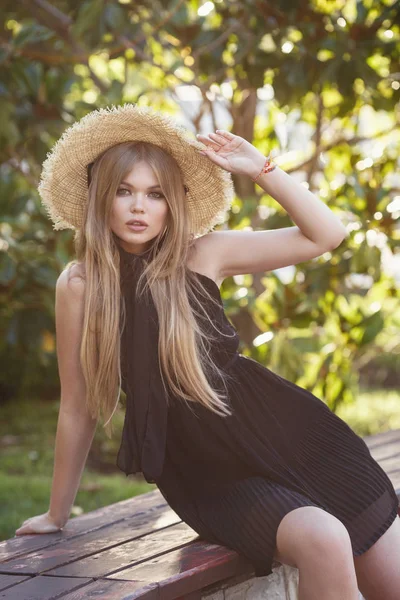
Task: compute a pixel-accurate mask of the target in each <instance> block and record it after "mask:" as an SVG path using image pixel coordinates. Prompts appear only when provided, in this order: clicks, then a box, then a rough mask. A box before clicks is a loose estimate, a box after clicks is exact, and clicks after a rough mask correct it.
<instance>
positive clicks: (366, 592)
mask: <svg viewBox="0 0 400 600" xmlns="http://www.w3.org/2000/svg"><path fill="white" fill-rule="evenodd" d="M354 565H355V569H356V575H357V579H358V586H359V588H360V590H361V593H362V595H363V596H364V598H365V600H399V598H400V519H399V517H396V519H395V521H394V523H392V525H391V526H390V527H389V529H388V530H387V531H385V533H384V534H383V535H382V536H381V537H380V538H379V540H378V541H377V542H375V544H374V545H373V546H371V548H369V550H367V551H366V552H364V554H362V555H361V556H355V557H354Z"/></svg>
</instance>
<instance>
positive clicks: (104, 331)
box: [66, 142, 231, 437]
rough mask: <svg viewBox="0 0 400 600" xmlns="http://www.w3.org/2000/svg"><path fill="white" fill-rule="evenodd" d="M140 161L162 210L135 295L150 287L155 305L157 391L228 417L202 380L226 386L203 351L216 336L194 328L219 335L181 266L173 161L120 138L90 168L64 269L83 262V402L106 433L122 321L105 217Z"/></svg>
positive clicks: (181, 211)
mask: <svg viewBox="0 0 400 600" xmlns="http://www.w3.org/2000/svg"><path fill="white" fill-rule="evenodd" d="M142 160H143V161H146V162H147V163H148V164H149V165H150V166H151V168H152V169H153V170H154V173H155V174H156V176H157V179H158V181H159V184H160V186H161V189H162V193H163V194H164V196H165V198H166V200H167V203H168V207H169V211H168V215H167V226H166V228H165V229H164V232H162V233H160V234H159V235H158V236H157V237H156V238H155V239H154V241H153V244H154V246H152V255H153V256H154V258H153V259H152V260H150V261H148V263H147V262H146V267H145V268H144V270H143V273H142V274H141V276H140V278H139V280H138V286H137V287H138V293H145V290H146V289H147V288H148V289H149V290H150V293H151V296H152V298H153V301H154V305H155V308H156V310H157V314H158V320H159V342H158V357H159V363H160V366H161V377H162V381H163V384H164V389H165V390H166V384H165V380H166V381H167V385H168V386H169V387H170V390H171V392H172V393H173V394H175V395H177V396H178V397H179V398H181V399H182V400H183V401H186V402H198V403H200V404H202V405H204V406H205V407H206V408H208V409H209V410H212V411H214V412H215V413H217V414H219V415H220V416H227V415H230V414H231V411H230V409H229V408H228V406H227V405H226V404H225V402H224V400H226V396H225V395H224V394H222V393H220V392H218V391H216V390H215V389H213V388H212V387H211V385H210V383H209V378H210V375H211V377H215V376H216V377H217V379H218V380H219V381H221V382H222V383H223V385H224V388H225V390H226V383H227V381H228V380H229V379H230V375H229V374H228V373H227V371H224V370H223V369H220V368H219V367H218V366H217V365H216V364H215V363H214V361H213V360H212V358H211V356H210V349H211V347H212V341H213V339H215V338H214V336H212V335H210V332H209V330H208V332H207V333H205V332H204V330H203V327H202V326H201V325H200V323H202V322H204V320H205V321H207V322H208V323H210V324H211V325H212V328H213V329H215V330H216V331H217V332H219V330H218V329H217V328H216V327H215V323H213V322H212V320H211V319H210V317H209V316H208V314H207V310H206V309H205V307H204V304H205V303H204V302H202V301H201V299H204V298H206V299H208V300H209V301H210V302H217V300H216V299H215V298H213V296H212V295H211V294H210V293H209V291H208V290H207V288H206V287H205V286H204V285H203V284H202V283H201V281H200V278H198V277H197V276H195V275H194V274H193V272H192V271H191V270H190V269H189V268H188V267H187V266H186V264H187V260H188V256H189V252H190V249H191V248H192V246H193V244H194V242H195V234H194V233H193V232H192V231H191V223H190V215H189V211H188V206H187V202H186V197H185V186H184V183H183V178H182V173H181V170H180V168H179V165H178V164H177V162H176V161H175V159H174V158H173V157H172V156H171V155H170V154H169V153H167V152H165V151H164V150H163V149H162V148H159V147H158V146H156V145H153V144H150V143H147V142H124V143H122V144H118V145H116V146H113V147H111V148H109V149H108V150H106V151H105V152H104V153H103V154H102V155H100V156H99V157H98V158H97V159H96V160H95V161H94V163H92V165H91V166H90V170H89V171H88V180H89V183H90V185H89V188H88V201H87V205H86V208H85V215H84V222H83V226H82V228H81V229H80V230H77V231H76V234H75V239H74V245H75V253H76V259H75V260H72V261H71V262H69V263H68V265H67V266H66V268H67V269H69V268H70V267H71V266H72V265H73V264H77V263H78V264H81V265H82V267H83V274H82V276H83V277H84V279H85V311H84V315H85V316H84V322H83V335H82V341H81V348H80V360H81V365H82V370H83V374H84V378H85V381H86V389H87V394H86V402H87V408H88V410H89V412H90V414H91V415H92V416H93V417H94V418H99V417H100V415H102V416H103V419H104V421H105V419H107V420H106V421H105V423H104V428H105V431H106V434H107V435H108V436H109V437H111V435H112V432H113V429H112V426H111V424H110V425H109V422H110V420H111V418H112V416H113V414H114V412H115V410H116V408H117V406H118V402H119V400H120V393H121V381H122V376H121V345H120V340H121V334H122V331H123V327H124V324H125V320H126V307H125V303H124V301H123V295H121V285H120V253H119V249H118V247H117V243H118V242H117V238H116V236H115V234H114V232H113V231H112V230H111V228H110V226H109V218H110V213H111V209H112V204H113V200H114V198H115V195H116V193H117V190H118V187H119V185H120V183H121V181H122V180H123V179H124V177H125V176H126V175H127V174H128V173H129V172H130V171H131V169H132V168H133V166H134V164H135V163H137V162H139V161H142ZM191 302H192V303H194V306H191ZM196 316H197V317H200V318H199V319H196ZM219 333H222V332H219ZM223 335H225V334H223ZM206 373H207V374H208V376H207V375H206ZM116 396H117V400H116V402H115V398H116ZM166 401H167V394H166Z"/></svg>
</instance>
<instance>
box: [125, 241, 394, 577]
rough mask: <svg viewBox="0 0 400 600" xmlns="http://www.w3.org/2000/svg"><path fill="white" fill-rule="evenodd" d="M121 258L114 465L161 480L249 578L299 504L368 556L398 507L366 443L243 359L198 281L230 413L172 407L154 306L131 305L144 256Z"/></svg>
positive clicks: (267, 562)
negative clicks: (121, 405)
mask: <svg viewBox="0 0 400 600" xmlns="http://www.w3.org/2000/svg"><path fill="white" fill-rule="evenodd" d="M120 256H121V290H122V292H121V293H122V297H124V298H125V303H126V310H127V315H126V323H125V327H124V329H123V331H122V335H121V369H122V376H123V380H122V389H123V390H124V391H125V393H126V394H127V405H126V413H125V421H124V428H123V432H122V438H121V445H120V448H119V452H118V457H117V465H118V467H119V468H120V469H121V470H122V471H123V472H124V473H126V475H129V474H131V473H138V472H142V473H143V475H144V477H145V479H146V480H147V481H148V482H151V483H156V485H157V487H158V488H159V490H160V492H161V494H162V495H163V496H164V498H165V499H166V501H167V502H168V504H169V505H170V506H171V508H172V509H173V510H174V511H175V512H176V513H177V514H178V515H179V516H180V517H181V519H182V520H183V521H185V522H186V523H187V524H188V525H189V526H190V527H192V528H193V529H194V530H195V531H196V532H197V533H198V534H199V535H200V537H201V538H203V539H205V540H208V541H210V542H213V543H218V544H221V545H225V546H227V547H230V548H232V549H234V550H236V551H237V552H238V553H239V554H242V555H244V556H245V557H246V558H247V559H248V560H249V561H250V562H251V563H252V565H253V567H254V574H255V576H256V577H261V576H265V575H269V574H270V573H271V572H272V564H273V555H274V552H275V545H276V533H277V529H278V526H279V523H280V521H281V520H282V518H283V517H284V516H285V515H286V514H287V513H288V512H290V511H291V510H293V509H295V508H298V507H301V506H316V507H319V508H322V509H323V510H325V511H326V512H328V513H330V514H332V515H334V516H335V517H337V518H338V519H339V520H340V521H341V522H342V523H343V524H344V525H345V526H346V528H347V530H348V532H349V536H350V539H351V543H352V549H353V554H354V556H359V555H361V554H362V553H364V552H365V551H366V550H368V548H370V547H371V546H372V545H373V544H374V543H375V542H376V541H377V540H378V539H379V537H380V536H381V535H382V534H383V533H384V532H385V531H386V530H387V529H388V528H389V527H390V525H391V524H392V523H393V521H394V520H395V518H396V515H397V510H398V506H399V502H398V499H397V496H396V492H395V490H394V488H393V485H392V483H391V481H390V479H389V478H388V476H387V475H386V473H385V472H384V471H383V469H382V468H381V467H380V466H379V464H378V463H377V462H376V461H375V460H374V459H373V458H372V456H371V454H370V451H369V449H368V447H367V445H366V443H365V442H364V441H363V439H362V438H361V437H359V436H358V435H356V433H355V432H354V431H353V430H352V429H351V428H350V427H349V426H348V425H347V424H346V423H345V422H344V421H343V420H341V419H340V418H339V417H338V416H337V415H335V414H334V413H333V412H332V411H331V410H330V409H329V408H328V406H327V405H326V404H325V403H324V402H323V401H322V400H320V399H319V398H317V397H316V396H314V395H313V394H312V393H311V392H309V391H307V390H305V389H303V388H301V387H299V386H298V385H296V384H294V383H292V382H291V381H288V380H286V379H284V378H283V377H281V376H279V375H277V374H276V373H274V372H272V371H270V370H269V369H268V368H267V367H265V366H262V365H261V364H260V363H258V362H257V361H255V360H253V359H251V358H248V357H245V356H243V355H242V354H240V353H238V347H239V342H240V340H239V336H238V333H237V331H236V329H235V328H234V327H233V326H232V324H231V323H230V321H229V320H228V318H227V316H226V315H225V312H224V305H223V300H222V298H221V295H220V291H219V288H218V286H217V284H216V283H215V281H213V280H212V279H210V278H208V277H207V276H205V275H203V274H199V273H198V274H197V276H198V277H200V278H201V279H202V281H203V283H204V284H205V285H206V286H207V287H208V289H209V291H210V293H211V294H212V296H213V297H215V298H216V299H217V301H218V305H217V306H214V305H213V304H212V303H210V302H209V304H210V306H209V314H210V315H212V319H213V320H214V322H215V323H217V324H218V327H219V329H221V330H222V331H223V332H224V333H225V334H226V337H225V336H222V335H221V339H220V340H219V341H218V343H217V344H213V347H212V348H213V350H212V351H213V359H214V361H215V362H216V363H217V364H218V366H220V367H221V368H224V369H225V370H226V371H227V372H228V373H229V375H230V376H231V379H230V383H228V398H229V406H230V407H231V409H232V411H233V415H232V416H228V417H225V418H224V417H219V416H218V415H216V414H215V413H213V412H211V411H209V410H208V409H206V408H204V407H203V406H201V405H199V404H195V403H191V404H190V406H191V408H190V409H189V408H188V407H187V406H186V404H185V403H184V402H182V401H179V399H177V398H174V397H173V396H172V395H171V396H169V399H170V404H169V406H168V407H167V403H166V399H165V392H164V389H163V386H162V383H161V379H160V369H159V363H158V355H157V339H158V338H157V335H158V329H157V323H158V321H157V314H156V311H155V307H154V305H153V304H152V302H151V300H149V299H148V298H147V299H146V300H140V301H138V299H137V298H135V289H136V284H137V279H138V275H139V274H140V272H141V270H142V268H143V266H144V262H143V261H144V260H146V259H148V258H149V251H146V252H145V253H142V254H141V255H135V254H131V253H129V252H127V251H126V250H123V249H122V248H120ZM213 333H214V334H215V330H213ZM222 389H223V388H222V387H221V390H222Z"/></svg>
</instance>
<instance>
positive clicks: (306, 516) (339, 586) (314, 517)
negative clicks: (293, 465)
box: [275, 506, 386, 600]
mask: <svg viewBox="0 0 400 600" xmlns="http://www.w3.org/2000/svg"><path fill="white" fill-rule="evenodd" d="M275 559H276V560H278V561H279V562H281V563H284V564H288V565H291V566H295V567H297V568H298V569H299V600H338V598H340V600H358V598H359V593H358V587H357V578H356V573H355V569H354V561H353V552H352V548H351V541H350V537H349V534H348V531H347V529H346V527H345V526H344V525H343V523H342V522H341V521H339V519H337V518H336V517H334V516H333V515H331V514H329V513H328V512H326V511H324V510H323V509H321V508H317V507H315V506H303V507H300V508H296V509H294V510H292V511H291V512H289V513H288V514H287V515H285V517H284V518H283V519H282V521H281V522H280V524H279V527H278V531H277V538H276V552H275ZM381 600H382V598H381ZM385 600H386V599H385Z"/></svg>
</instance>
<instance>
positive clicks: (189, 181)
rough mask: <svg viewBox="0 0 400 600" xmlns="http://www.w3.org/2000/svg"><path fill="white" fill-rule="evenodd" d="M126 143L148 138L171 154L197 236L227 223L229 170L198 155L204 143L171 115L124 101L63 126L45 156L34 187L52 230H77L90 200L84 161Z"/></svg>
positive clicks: (231, 192) (230, 193) (230, 191)
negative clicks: (184, 190)
mask: <svg viewBox="0 0 400 600" xmlns="http://www.w3.org/2000/svg"><path fill="white" fill-rule="evenodd" d="M128 141H145V142H150V143H152V144H155V145H157V146H160V147H161V148H163V149H164V150H166V151H167V152H169V153H170V154H171V155H172V156H173V157H174V158H175V160H176V161H177V163H178V164H179V166H180V168H181V170H182V173H183V176H184V184H185V185H186V186H187V187H188V192H187V194H186V198H187V202H188V206H189V214H190V216H191V223H192V227H193V233H194V234H195V236H198V235H203V234H204V233H207V231H210V230H212V229H213V228H214V227H215V225H217V224H220V223H223V222H224V221H225V218H226V212H227V211H228V210H229V208H230V206H231V204H232V200H233V198H234V187H233V182H232V177H231V174H230V172H228V171H225V170H224V169H222V168H221V167H218V166H217V165H215V164H214V163H213V162H212V161H211V160H210V159H209V158H208V157H207V156H203V155H201V154H199V153H198V150H199V149H202V148H204V146H203V144H201V143H200V142H198V141H197V140H196V139H192V138H191V137H190V134H189V131H188V130H187V129H185V128H184V127H183V126H182V125H180V124H178V123H177V122H176V121H174V119H172V118H171V117H170V116H168V115H165V114H161V113H159V112H156V111H153V110H152V109H150V108H149V107H138V106H137V105H135V104H131V103H125V104H124V105H122V106H117V107H116V106H114V105H112V106H109V107H106V108H100V109H98V110H95V111H92V112H90V113H89V114H87V115H86V116H85V117H83V118H82V119H80V120H79V121H77V122H76V123H74V124H73V125H71V126H70V127H69V128H68V129H66V130H65V131H64V133H63V135H62V136H61V137H60V139H59V140H58V141H57V142H56V143H55V144H54V146H53V148H52V149H51V151H50V152H49V153H48V154H47V157H46V159H45V161H44V162H43V165H42V173H41V177H40V183H39V186H38V191H39V194H40V196H41V199H42V204H43V206H44V208H45V210H46V212H47V214H48V216H49V218H50V219H51V220H52V221H53V223H54V225H53V228H54V229H56V230H58V229H80V227H81V226H82V224H83V215H84V207H85V204H86V202H87V198H88V181H87V165H89V164H90V163H91V162H93V161H94V160H95V159H96V158H97V157H98V156H99V155H100V154H101V153H102V152H104V151H105V150H107V149H108V148H110V147H111V146H114V145H116V144H120V143H122V142H128Z"/></svg>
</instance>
